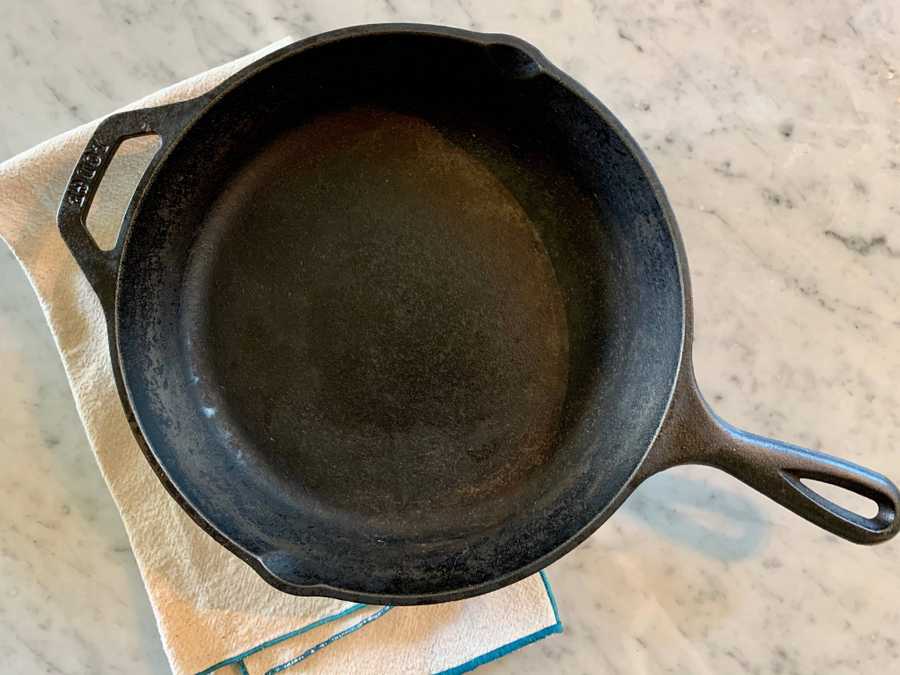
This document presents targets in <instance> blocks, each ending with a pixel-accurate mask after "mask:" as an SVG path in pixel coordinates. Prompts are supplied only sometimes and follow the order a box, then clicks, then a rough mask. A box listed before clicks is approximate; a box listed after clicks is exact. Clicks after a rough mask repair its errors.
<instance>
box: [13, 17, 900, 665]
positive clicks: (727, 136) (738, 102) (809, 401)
mask: <svg viewBox="0 0 900 675" xmlns="http://www.w3.org/2000/svg"><path fill="white" fill-rule="evenodd" d="M3 15H4V22H3V25H2V27H0V54H3V58H2V59H0V91H2V92H3V95H2V97H0V127H2V129H3V133H2V134H0V160H3V159H6V158H8V157H11V156H12V155H14V154H15V153H17V152H19V151H22V150H25V149H26V148H28V147H29V146H31V145H33V144H35V143H38V142H39V141H41V140H43V139H45V138H47V137H50V136H52V135H54V134H57V133H59V132H62V131H64V130H66V129H68V128H70V127H72V126H75V125H78V124H81V123H83V122H87V121H89V120H91V119H93V118H96V117H98V116H101V115H103V114H104V113H106V112H108V111H110V110H112V109H114V108H116V107H118V106H120V105H122V104H124V103H127V102H129V101H131V100H133V99H135V98H137V97H139V96H142V95H144V94H147V93H149V92H151V91H153V90H155V89H157V88H159V87H162V86H164V85H167V84H170V83H172V82H174V81H176V80H179V79H181V78H183V77H186V76H188V75H191V74H194V73H196V72H198V71H200V70H203V69H205V68H208V67H210V66H213V65H217V64H219V63H221V62H223V61H225V60H228V59H231V58H233V57H235V56H238V55H240V54H243V53H246V52H248V51H250V50H253V49H256V48H258V47H261V46H263V45H265V44H267V43H269V42H271V41H273V40H275V39H278V38H280V37H283V36H284V35H288V34H290V35H294V36H296V37H302V36H306V35H309V34H312V33H315V32H319V31H322V30H327V29H331V28H335V27H339V26H343V25H349V24H355V23H364V22H370V21H385V20H395V21H396V20H409V21H424V22H431V23H445V24H450V25H456V26H463V27H469V28H474V29H478V30H486V31H502V32H509V33H514V34H517V35H520V36H521V37H524V38H525V39H527V40H529V41H531V42H533V43H534V44H535V45H537V46H538V47H539V48H540V49H542V50H543V51H544V52H545V54H547V56H548V57H550V59H551V60H553V61H554V62H556V63H557V64H558V65H560V66H561V67H562V68H564V69H565V70H567V71H568V72H569V73H571V74H572V75H573V76H575V77H576V78H577V79H579V80H580V81H582V82H583V83H584V84H585V85H586V86H587V87H588V88H589V89H591V90H592V91H593V92H594V93H595V94H597V95H598V96H599V98H600V99H601V100H603V101H604V102H605V103H606V104H607V105H608V106H609V107H610V108H611V109H612V110H613V111H614V112H615V113H616V115H618V116H619V117H620V118H621V119H622V121H623V122H624V123H625V125H626V126H627V127H628V128H629V129H630V130H631V132H632V133H633V134H634V135H635V137H636V138H637V139H638V140H639V141H640V142H641V143H642V144H643V146H644V148H645V149H646V151H647V154H648V155H649V157H650V159H651V161H652V162H653V164H654V165H655V167H656V169H657V171H658V173H659V175H660V177H661V179H662V181H663V183H664V184H665V186H666V188H667V191H668V194H669V197H670V199H671V201H672V204H673V207H674V210H675V212H676V215H677V217H678V219H679V221H680V224H681V227H682V231H683V234H684V239H685V245H686V248H687V253H688V257H689V260H690V264H691V269H692V273H693V289H694V298H695V314H696V344H695V350H694V351H695V361H696V368H697V375H698V379H699V381H700V384H701V387H702V388H703V390H704V391H705V393H706V396H707V398H708V399H709V400H710V402H712V403H713V404H714V405H715V407H716V408H717V410H718V412H719V413H720V414H722V415H723V416H724V417H726V418H728V419H729V420H730V421H732V422H733V423H735V424H737V425H739V426H742V427H745V428H748V429H752V430H753V431H756V432H759V433H763V434H767V435H772V436H776V437H779V438H783V439H785V440H788V441H791V442H794V443H798V444H802V445H805V446H808V447H812V448H815V449H825V450H828V451H831V452H833V453H835V454H839V455H841V456H844V457H847V458H849V459H851V460H854V461H857V462H860V463H862V464H865V465H870V466H872V467H873V468H876V469H878V470H880V471H882V472H884V473H886V474H888V475H890V476H893V477H894V478H895V479H900V390H898V387H897V382H900V189H898V187H897V186H898V184H900V8H898V7H897V6H896V4H895V3H894V2H892V0H881V1H880V2H857V1H853V0H839V1H838V0H836V1H835V2H829V3H822V2H818V1H817V0H805V1H804V0H800V1H798V2H795V3H791V4H790V5H788V4H787V3H771V2H769V1H768V0H742V1H741V2H722V1H720V0H682V1H679V2H665V3H664V2H654V3H646V5H645V4H644V3H633V2H624V1H621V0H577V1H575V0H573V1H572V2H568V1H562V2H552V1H539V0H535V1H533V2H528V3H478V2H474V1H471V0H457V1H455V2H449V1H448V2H445V1H442V0H434V1H433V2H431V3H428V4H427V5H426V4H425V3H420V2H413V1H412V0H383V1H382V2H368V1H365V0H353V1H348V2H340V3H338V2H330V3H327V2H313V1H309V2H307V1H304V0H300V1H293V2H292V1H289V0H265V1H262V2H251V1H250V0H230V1H229V2H224V3H215V4H213V3H206V4H205V3H186V2H162V1H161V0H147V1H146V2H129V1H127V0H96V1H91V2H79V3H72V2H69V1H68V0H33V1H32V2H29V3H14V2H4V3H3ZM0 217H2V214H0ZM0 288H2V292H0V430H2V431H0V466H3V470H2V471H0V493H2V494H3V495H4V496H5V499H4V508H3V509H2V510H0V671H2V672H4V673H6V672H10V673H11V672H17V673H18V672H21V673H24V672H47V673H64V674H66V675H74V674H79V673H115V672H124V673H130V674H134V675H139V674H143V673H161V672H166V668H167V666H166V662H165V657H164V656H163V653H162V650H161V647H160V644H159V640H158V637H157V634H156V629H155V626H154V621H153V617H152V614H151V612H150V608H149V605H148V604H147V601H146V597H145V594H144V590H143V587H142V584H141V581H140V577H139V575H138V572H137V569H136V567H135V564H134V561H133V558H132V557H131V553H130V550H129V547H128V543H127V539H126V536H125V532H124V529H123V528H122V525H121V523H120V521H119V518H118V514H117V512H116V510H115V507H114V505H113V502H112V500H111V498H110V497H109V495H108V493H107V491H106V489H105V486H104V484H103V481H102V479H101V477H100V475H99V473H98V471H97V469H96V466H95V463H94V459H93V456H92V454H91V451H90V448H89V447H88V445H87V442H86V440H85V438H84V435H83V432H82V429H81V426H80V423H79V420H78V417H77V415H76V412H75V409H74V405H73V402H72V399H71V395H70V393H69V390H68V386H67V384H66V380H65V376H64V374H63V370H62V367H61V365H60V363H59V359H58V357H57V355H56V351H55V348H54V346H53V343H52V340H51V337H50V334H49V331H48V330H47V328H46V326H45V325H44V322H43V318H42V315H41V312H40V309H39V307H38V305H37V302H36V300H35V299H34V297H33V294H32V292H31V289H30V288H29V286H28V283H27V281H26V279H25V277H24V275H22V274H21V273H20V271H19V269H18V266H17V264H16V263H15V261H14V260H13V258H12V256H11V255H10V254H9V253H8V251H7V250H6V249H5V247H0ZM898 562H900V543H897V542H894V543H889V544H886V545H884V546H880V547H876V548H862V547H857V546H854V545H852V544H848V543H845V542H842V541H840V540H838V539H837V538H835V537H833V536H831V535H828V534H826V533H824V532H822V531H820V530H818V529H817V528H815V527H814V526H812V525H810V524H808V523H806V522H805V521H803V520H801V519H800V518H798V517H797V516H795V515H793V514H791V513H789V512H787V511H785V510H783V509H781V508H780V507H778V506H776V505H774V504H773V503H771V502H769V501H768V500H766V499H765V498H764V497H762V496H760V495H758V494H756V493H754V492H752V491H751V490H750V489H749V488H746V487H744V486H743V485H742V484H740V483H738V482H737V481H735V480H733V479H731V478H729V477H727V476H724V475H721V474H718V473H716V472H715V471H714V470H713V469H705V468H696V467H692V468H680V469H676V470H671V471H668V472H666V473H664V474H662V475H659V476H657V477H655V478H653V479H651V480H650V481H648V482H647V483H645V484H644V485H643V486H641V488H640V489H639V490H638V491H637V493H636V494H635V495H634V496H633V497H632V498H631V499H630V500H629V501H628V502H627V503H626V505H625V506H624V507H623V508H622V510H621V511H620V512H619V513H618V514H616V515H615V516H614V517H613V518H612V519H611V520H610V521H609V522H608V523H607V524H606V525H605V526H604V527H603V528H601V530H600V531H599V532H598V533H597V534H595V535H594V536H593V537H592V538H591V539H590V540H589V541H588V542H586V543H585V544H583V545H582V546H581V547H580V548H578V549H577V550H576V551H575V552H574V553H572V554H570V555H569V556H567V557H566V558H564V559H563V560H562V561H561V562H559V563H557V564H556V565H554V566H552V567H551V568H550V570H549V575H550V578H551V580H552V582H553V585H554V588H555V590H556V594H557V598H558V601H559V605H560V612H561V614H562V619H563V622H564V624H565V626H566V631H565V633H564V634H563V635H562V636H559V637H554V638H551V639H548V640H545V641H543V642H541V643H539V644H537V645H534V646H532V647H529V648H527V649H525V650H522V651H520V652H517V653H515V654H513V655H511V656H509V657H507V658H505V659H503V660H501V661H499V662H496V663H494V664H491V665H489V666H486V667H485V668H484V672H485V673H494V674H495V675H499V674H501V673H547V672H555V673H573V674H574V673H601V674H610V675H612V674H613V673H628V674H630V673H662V672H670V673H692V674H704V673H709V674H718V673H744V672H746V673H785V674H787V673H812V672H815V673H819V674H820V675H838V674H847V675H849V674H858V673H886V672H897V671H900V565H898Z"/></svg>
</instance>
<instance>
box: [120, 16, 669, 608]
mask: <svg viewBox="0 0 900 675" xmlns="http://www.w3.org/2000/svg"><path fill="white" fill-rule="evenodd" d="M618 133H619V132H618V131H617V130H611V129H610V128H609V127H608V126H607V123H606V121H605V120H604V118H603V117H602V116H599V115H598V114H597V110H596V109H595V108H593V107H592V106H591V104H589V102H587V101H586V100H585V99H583V98H581V96H580V95H577V94H576V93H573V92H572V91H571V90H570V89H569V88H568V85H566V84H563V83H562V82H561V81H559V80H558V79H556V77H555V76H553V75H551V74H549V73H547V72H543V71H542V70H541V69H539V68H535V67H534V64H533V63H532V62H531V61H530V60H529V58H526V55H525V53H524V52H520V51H519V50H518V49H517V48H515V47H512V46H509V45H507V44H494V45H489V44H485V43H482V42H478V41H468V40H465V39H459V38H455V37H438V36H434V35H417V34H414V33H409V34H382V35H379V34H373V35H366V36H360V37H357V38H353V39H346V40H343V41H341V40H336V41H334V42H331V43H329V42H325V43H323V44H321V45H318V46H316V47H314V48H309V49H305V50H302V49H297V50H295V51H293V52H291V53H289V54H287V55H286V56H283V57H282V58H280V59H275V60H274V61H273V62H271V63H269V64H267V65H266V66H265V68H262V69H260V70H259V71H257V72H255V73H253V75H252V77H247V79H245V80H243V81H241V82H240V83H238V84H237V85H233V86H230V87H229V88H228V90H227V93H225V94H224V95H223V96H222V97H221V98H219V99H218V100H217V101H216V102H215V103H214V104H213V105H212V106H211V107H209V108H207V109H206V110H205V112H204V114H203V115H202V116H200V117H198V118H197V119H196V120H195V121H194V123H193V124H192V125H191V126H190V127H189V129H188V131H187V133H186V134H185V135H184V136H183V137H182V138H181V139H180V140H178V141H177V142H176V143H174V144H173V145H172V146H171V149H170V150H168V155H167V156H166V158H165V161H164V163H162V164H161V165H160V169H159V170H158V171H157V173H156V174H155V175H153V177H152V180H150V182H149V183H148V185H147V189H146V192H145V193H144V195H143V197H142V199H141V201H140V203H139V204H138V205H137V206H136V208H135V211H134V216H133V218H134V222H133V225H132V227H131V229H130V231H129V233H128V235H127V239H126V241H125V244H124V248H123V251H122V263H121V266H120V272H119V279H118V281H119V287H118V292H117V296H116V335H117V347H118V351H119V364H120V367H121V369H122V378H123V382H124V384H125V387H126V390H127V394H128V398H129V400H130V402H131V405H132V408H133V410H134V417H135V420H136V423H137V424H138V425H139V426H140V430H141V432H142V434H143V437H144V438H146V439H147V446H148V452H149V453H151V454H152V457H153V459H154V460H155V462H156V464H157V466H158V467H159V469H160V471H162V472H163V473H164V474H165V477H166V480H167V481H168V483H169V484H170V485H171V486H174V487H175V489H176V490H177V496H178V497H179V499H181V500H182V501H183V503H185V504H186V505H187V506H188V507H189V509H188V510H189V512H191V513H192V514H193V515H194V516H195V517H198V518H200V519H201V520H202V522H203V524H204V525H206V526H207V527H208V529H209V530H212V531H213V532H215V533H216V534H217V536H219V538H220V540H222V541H225V542H227V543H228V544H229V545H230V546H231V547H232V549H233V550H235V549H236V550H238V552H239V553H241V555H242V557H244V558H245V560H248V561H249V562H251V564H254V565H255V566H256V568H257V569H258V570H259V571H261V573H263V574H264V575H267V579H268V580H269V581H270V582H271V583H274V584H276V585H278V586H279V587H280V588H283V589H285V590H289V591H292V592H327V593H328V594H330V595H336V596H338V597H344V598H348V599H355V600H360V601H366V602H374V601H380V602H384V601H391V602H400V603H402V602H404V599H405V598H409V601H412V602H423V601H429V600H431V599H441V600H446V599H452V598H453V597H462V596H464V595H470V594H472V593H473V592H479V591H484V590H488V589H489V588H490V587H492V586H493V587H497V586H499V585H501V584H502V583H505V582H508V581H509V579H510V577H512V576H516V577H521V576H524V575H525V574H526V573H529V572H533V571H536V568H537V565H539V564H540V562H541V560H542V559H546V557H547V556H550V555H551V554H552V555H558V554H559V553H560V552H561V547H562V546H564V545H569V546H572V545H574V543H575V542H576V540H575V537H576V535H578V534H579V533H580V532H583V531H586V528H588V527H592V526H593V527H595V526H596V525H598V524H599V523H600V522H601V521H602V519H603V518H604V517H605V514H606V513H607V512H609V511H610V510H611V509H612V508H614V506H615V505H616V504H615V500H616V498H617V496H618V495H620V494H622V493H621V491H622V489H623V486H625V485H626V484H627V482H628V479H629V477H630V476H631V475H632V473H633V472H634V470H635V469H636V467H637V466H638V465H639V464H640V462H641V460H642V458H643V456H644V454H645V452H646V450H647V448H648V447H649V445H650V443H651V442H652V439H653V437H654V435H655V433H656V430H657V428H658V426H659V423H660V420H661V418H662V415H663V413H664V411H665V409H666V406H667V404H668V400H669V395H670V393H671V391H672V386H673V383H674V376H675V373H676V371H677V367H678V361H679V358H680V348H681V340H682V329H683V305H682V294H681V280H680V276H679V270H678V263H677V251H676V248H675V245H674V242H673V240H672V237H671V233H670V231H669V229H668V227H667V225H666V222H665V218H664V215H663V213H662V210H661V208H660V205H659V202H658V200H657V198H656V194H655V193H654V191H653V189H652V186H651V185H650V184H649V182H648V181H647V178H646V174H645V173H644V170H643V168H642V167H641V166H640V164H639V162H638V161H637V159H636V158H635V155H634V154H633V150H632V148H630V147H626V145H625V143H624V141H623V140H622V137H620V136H619V135H618Z"/></svg>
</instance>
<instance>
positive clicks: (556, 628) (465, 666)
mask: <svg viewBox="0 0 900 675" xmlns="http://www.w3.org/2000/svg"><path fill="white" fill-rule="evenodd" d="M541 580H542V581H543V582H544V589H545V590H546V591H547V597H548V598H549V599H550V606H551V607H552V608H553V618H554V619H555V620H556V623H554V624H553V625H550V626H547V627H546V628H542V629H541V630H539V631H535V632H534V633H531V634H529V635H526V636H524V637H520V638H519V639H518V640H513V641H512V642H510V643H509V644H505V645H503V646H502V647H497V649H493V650H491V651H489V652H487V653H486V654H482V655H481V656H477V657H475V658H474V659H472V660H471V661H466V662H465V663H461V664H460V665H458V666H453V667H452V668H448V669H447V670H442V671H441V672H439V673H435V675H461V673H468V672H469V671H471V670H475V669H476V668H478V667H479V666H483V665H484V664H485V663H490V662H491V661H496V660H497V659H499V658H501V657H504V656H506V655H507V654H509V653H511V652H514V651H516V650H517V649H521V648H522V647H526V646H527V645H530V644H531V643H532V642H537V641H538V640H541V639H543V638H545V637H547V636H548V635H553V634H554V633H562V631H563V625H562V621H560V619H559V608H558V607H557V605H556V597H555V596H554V595H553V590H552V589H551V588H550V582H549V581H547V575H546V574H544V571H543V570H541Z"/></svg>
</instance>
